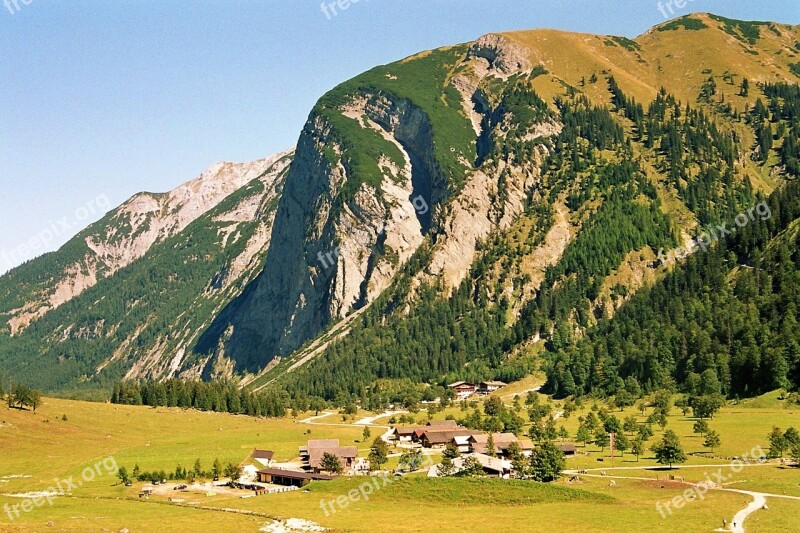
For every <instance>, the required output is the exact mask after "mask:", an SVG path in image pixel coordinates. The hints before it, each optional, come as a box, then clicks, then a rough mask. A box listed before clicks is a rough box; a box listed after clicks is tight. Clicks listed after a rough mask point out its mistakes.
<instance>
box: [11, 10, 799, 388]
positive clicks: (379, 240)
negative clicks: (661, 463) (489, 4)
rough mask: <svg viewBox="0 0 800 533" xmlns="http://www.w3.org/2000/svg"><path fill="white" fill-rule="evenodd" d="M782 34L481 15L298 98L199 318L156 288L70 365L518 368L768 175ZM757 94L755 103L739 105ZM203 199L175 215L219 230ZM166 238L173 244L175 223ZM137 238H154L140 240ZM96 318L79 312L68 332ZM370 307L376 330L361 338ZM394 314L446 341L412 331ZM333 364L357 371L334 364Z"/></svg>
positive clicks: (435, 375) (776, 126) (495, 371)
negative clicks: (235, 271)
mask: <svg viewBox="0 0 800 533" xmlns="http://www.w3.org/2000/svg"><path fill="white" fill-rule="evenodd" d="M798 42H800V32H799V31H798V27H796V26H786V25H778V24H774V23H748V22H741V21H732V20H730V19H725V18H722V17H717V16H715V15H709V14H698V15H691V16H686V17H680V18H678V19H675V20H673V21H669V22H667V23H664V24H662V25H659V26H656V27H655V28H653V29H652V30H650V31H648V32H646V33H644V34H642V35H641V36H639V37H637V38H636V39H635V40H633V39H626V38H621V37H613V36H595V35H590V34H575V33H569V32H561V31H555V30H530V31H521V32H511V33H493V34H487V35H485V36H483V37H481V38H479V39H477V40H476V41H474V42H472V43H466V44H462V45H455V46H451V47H444V48H439V49H436V50H431V51H427V52H422V53H419V54H415V55H413V56H410V57H408V58H406V59H403V60H401V61H398V62H395V63H391V64H388V65H381V66H378V67H375V68H373V69H371V70H369V71H367V72H365V73H363V74H361V75H359V76H357V77H355V78H353V79H351V80H349V81H346V82H344V83H343V84H341V85H339V86H337V87H336V88H334V89H332V90H331V91H329V92H328V93H327V94H325V95H324V96H323V97H322V98H321V99H320V101H319V102H318V103H317V105H316V106H315V107H314V109H313V110H312V111H311V113H310V115H309V118H308V121H307V122H306V125H305V126H304V128H303V131H302V133H301V135H300V139H299V141H298V143H297V148H296V152H295V153H294V156H293V160H292V162H291V164H290V165H287V166H285V167H282V169H281V171H280V173H281V176H282V178H281V180H280V183H281V184H280V186H279V188H280V191H277V190H276V191H275V193H274V194H272V193H270V195H269V198H270V205H271V207H270V209H269V210H268V211H263V210H260V209H255V210H252V209H251V210H249V211H247V213H248V216H246V217H244V218H245V219H248V220H247V221H246V222H242V223H243V224H246V225H248V227H250V226H249V225H250V224H260V226H259V227H260V228H261V229H260V230H259V231H262V232H264V231H269V233H270V236H269V239H268V240H269V243H268V244H267V241H266V240H265V238H264V237H262V238H261V239H260V240H259V242H260V243H261V245H262V247H261V248H260V249H259V250H260V251H259V252H258V253H257V254H255V255H254V256H253V257H257V258H259V261H258V263H259V264H258V266H257V267H252V268H249V269H245V270H246V272H244V271H240V272H239V276H235V277H236V278H237V280H238V281H237V282H235V283H234V285H228V288H229V289H230V290H227V292H225V296H224V297H215V298H213V305H212V304H211V301H209V302H208V305H207V306H206V304H199V305H200V306H201V307H202V308H203V311H202V313H199V315H202V316H200V318H199V319H197V320H190V321H189V322H186V323H182V324H181V325H180V326H178V325H177V323H176V322H175V320H176V319H177V317H179V316H182V315H183V313H181V312H179V311H178V308H179V306H177V305H175V304H170V305H169V306H168V307H169V311H168V313H167V314H168V316H169V317H170V318H169V320H161V317H159V315H158V313H160V312H162V311H158V312H155V311H154V312H155V315H154V316H151V317H148V318H147V319H146V320H144V321H142V322H139V323H137V324H136V327H133V323H130V324H129V325H128V326H126V327H128V328H129V329H130V328H132V329H133V330H136V329H137V328H138V327H143V328H144V329H148V328H151V329H152V331H150V332H149V333H148V334H147V337H148V338H147V340H146V341H142V342H143V344H142V345H141V346H139V347H137V346H136V345H135V343H133V344H131V343H132V342H133V340H134V339H140V338H141V333H138V334H133V335H132V336H129V337H125V339H128V344H125V345H123V347H124V349H123V350H122V352H124V353H121V354H120V355H119V356H115V357H110V358H109V354H108V353H106V354H105V356H104V357H100V355H101V352H102V351H103V348H100V346H101V345H103V346H106V347H107V348H105V349H106V350H110V351H111V352H115V351H116V350H117V349H119V347H120V345H119V344H117V345H114V342H112V340H111V338H112V337H113V335H110V334H109V331H108V330H103V328H100V329H98V330H97V331H98V338H99V339H100V340H98V341H97V342H96V345H97V347H94V348H91V350H90V351H92V353H94V354H95V355H93V356H92V362H91V364H83V368H84V370H88V369H89V368H91V369H92V371H91V372H88V373H84V374H83V376H84V377H83V378H81V380H82V382H85V383H91V382H93V381H94V382H102V381H104V379H105V378H102V376H101V377H98V375H99V374H100V373H101V372H102V373H103V375H105V374H108V379H115V378H117V377H121V376H124V377H127V378H131V379H134V378H142V377H147V378H156V379H158V378H164V377H171V376H183V377H203V378H205V379H208V378H212V377H217V378H241V379H243V381H242V383H246V384H247V385H248V386H252V387H254V388H258V387H263V386H265V385H266V384H268V383H272V384H276V383H277V384H279V385H280V386H288V387H289V389H290V390H291V391H292V393H293V394H295V395H301V396H302V395H310V396H316V395H322V396H325V397H326V398H328V399H332V398H333V397H335V396H336V395H337V392H335V391H339V393H343V392H342V391H347V394H353V395H358V394H361V393H363V390H364V388H365V387H366V388H369V385H368V383H367V382H365V381H364V380H367V379H372V378H392V379H401V378H408V377H411V378H413V379H416V380H422V381H426V382H430V381H432V380H433V381H436V380H440V379H446V378H450V377H470V378H475V379H478V378H480V379H486V378H496V377H508V378H512V377H514V376H517V375H519V374H520V373H524V372H527V371H530V370H531V368H532V366H531V365H533V364H534V363H533V361H534V360H535V359H536V357H537V356H538V354H541V353H542V351H545V352H548V353H549V351H553V350H555V351H558V350H560V349H561V346H562V344H564V343H567V342H573V340H574V337H581V336H582V335H584V334H585V332H587V331H590V330H591V329H592V328H593V327H595V326H596V324H598V323H600V322H601V321H602V320H604V319H605V318H611V317H613V315H614V314H615V313H616V312H617V310H618V309H620V308H621V307H622V306H623V305H625V303H626V302H627V301H628V300H630V299H631V298H632V296H633V294H635V293H637V292H638V291H640V290H642V289H646V288H647V287H649V286H652V285H653V284H654V283H657V282H658V281H659V280H660V279H663V278H664V277H665V276H666V275H667V273H668V270H667V269H664V268H663V266H662V265H659V264H658V262H657V261H656V257H657V256H658V254H659V253H660V252H662V251H664V250H666V251H670V250H672V249H675V248H677V247H679V246H682V245H684V244H685V243H686V242H688V241H689V240H690V239H691V238H692V235H693V233H694V231H695V230H696V228H698V227H700V226H702V225H704V224H708V223H710V222H717V221H720V220H724V217H726V216H728V217H730V216H732V215H734V216H735V212H736V209H739V208H744V207H747V206H748V204H749V205H752V203H753V202H755V201H756V200H758V199H760V198H763V197H765V196H766V195H769V194H770V193H772V192H773V191H776V190H779V189H781V188H782V187H784V186H785V185H786V183H787V182H788V181H790V178H791V176H792V173H793V172H794V168H795V166H793V163H792V161H794V159H793V158H794V157H795V156H794V154H793V152H792V150H793V148H792V147H793V146H794V145H792V142H794V141H793V139H794V137H793V136H794V135H796V128H794V127H793V123H792V120H793V119H792V118H791V115H790V116H789V117H788V118H786V117H783V116H781V113H784V111H782V107H781V106H782V105H784V104H785V105H786V109H788V110H789V111H785V113H791V111H790V110H791V104H790V101H791V98H792V97H791V95H790V94H789V93H786V96H781V97H777V96H767V94H766V92H765V91H766V87H767V85H768V84H779V85H780V84H788V85H789V86H791V85H792V84H796V83H797V82H798V81H800V73H798V72H795V70H794V65H795V64H797V65H800V59H798V56H799V55H800V48H798V44H797V43H798ZM745 79H747V80H748V82H749V86H746V84H745V83H744V80H745ZM748 87H749V88H748ZM759 99H762V100H764V101H767V102H768V104H769V108H770V109H768V110H767V113H766V114H764V113H762V112H761V111H760V110H759V112H758V114H757V115H754V113H755V112H754V109H755V108H756V107H757V106H756V103H757V101H761V100H759ZM782 102H783V103H782ZM761 105H762V107H766V106H764V104H763V102H762V104H761ZM645 106H647V107H645ZM767 136H769V137H772V138H773V140H771V141H770V140H769V139H767ZM712 166H716V167H717V168H716V169H715V170H711V167H712ZM284 171H285V172H284ZM251 183H252V182H251ZM246 187H247V186H245V188H246ZM240 191H241V190H240ZM241 194H244V195H245V196H247V197H248V198H250V196H248V195H247V193H244V192H241ZM258 197H259V196H258V194H255V196H253V197H252V198H253V200H252V201H251V203H250V204H248V205H251V206H252V205H254V203H255V198H258ZM142 201H143V202H145V203H147V202H149V200H148V199H147V198H143V200H142ZM226 209H227V208H226ZM230 212H231V211H230V210H226V213H230ZM218 215H219V217H222V218H217V219H214V217H211V218H208V217H206V219H204V221H203V222H198V220H200V219H199V218H196V219H195V220H194V221H193V223H192V224H195V225H194V226H192V224H189V225H187V226H186V228H195V229H193V230H192V231H198V232H199V233H198V235H203V236H205V235H209V234H210V233H209V232H216V234H217V235H222V234H223V233H224V232H222V233H220V231H221V230H220V228H219V227H218V226H217V224H220V223H222V222H224V218H225V216H227V215H223V214H218ZM265 217H266V219H267V220H266V221H265V220H263V219H264V218H265ZM201 218H202V217H201ZM234 218H235V217H234ZM255 219H257V220H255ZM265 222H266V225H265V224H264V223H265ZM116 223H117V224H120V223H121V222H120V220H117V221H116ZM122 224H124V222H122ZM142 225H143V223H142V222H141V221H137V228H138V227H142ZM212 228H213V230H212ZM598 228H601V229H602V231H600V230H599V229H598ZM251 229H252V228H251ZM248 231H250V230H248ZM252 231H256V230H255V229H252ZM179 236H180V238H181V239H188V240H182V241H180V242H181V244H180V245H178V244H177V242H178V241H175V243H176V244H173V245H172V246H177V247H178V248H181V250H182V252H181V254H185V255H180V257H182V258H183V259H182V260H184V261H189V260H190V258H191V257H192V255H191V253H190V252H189V249H188V248H187V247H186V246H187V245H188V243H189V242H190V241H191V238H192V235H191V232H189V233H187V232H186V231H183V232H182V233H179ZM251 237H252V236H251ZM171 238H174V236H173V237H171ZM179 240H180V239H179ZM170 242H172V241H170ZM219 246H220V245H219V244H218V243H217V244H213V245H212V244H211V243H210V242H209V243H207V244H206V247H205V248H204V253H205V254H212V250H219V249H220V248H218V247H219ZM267 248H268V250H267ZM126 249H127V248H126ZM159 254H166V255H167V256H169V255H170V254H168V253H167V252H166V251H165V250H164V249H163V247H162V248H161V249H160V250H158V251H156V252H154V254H153V256H151V259H148V260H155V259H153V258H156V257H158V256H159ZM592 254H594V255H595V256H596V259H590V257H591V256H592ZM321 258H322V259H321ZM140 261H141V260H140ZM155 261H156V264H159V265H161V263H160V261H159V260H155ZM248 264H249V263H248ZM214 267H215V268H211V267H210V266H209V268H208V269H205V268H199V267H196V265H195V267H193V269H192V270H191V272H189V273H186V275H187V280H188V278H189V277H191V278H192V279H191V282H188V281H187V283H185V285H183V286H184V287H185V290H188V287H190V286H191V287H193V290H195V291H197V292H198V293H199V294H202V293H203V292H204V291H205V290H206V289H202V287H203V286H206V287H209V286H211V287H214V286H218V285H219V284H220V283H219V280H220V279H224V278H225V271H226V268H225V267H224V266H223V265H222V264H221V263H217V264H215V265H214ZM137 268H138V270H137V272H141V273H142V275H144V270H143V267H142V266H140V267H137ZM125 270H126V268H123V269H122V272H124V271H125ZM175 270H176V269H173V272H172V274H170V275H171V276H178V277H179V278H180V276H181V275H183V274H179V273H177V272H175ZM165 272H166V270H165ZM195 275H197V276H198V278H197V279H195V278H193V276H195ZM203 275H205V276H209V278H208V279H206V280H205V283H203V282H202V276H203ZM113 277H119V276H113ZM6 279H8V278H6ZM2 280H3V278H0V287H2ZM120 283H121V282H120ZM147 283H150V284H152V285H148V286H152V287H153V289H154V290H161V289H162V287H160V286H159V283H158V280H149V281H148V282H147ZM115 286H116V285H115ZM119 287H120V288H123V287H128V285H125V284H122V285H119ZM234 287H235V288H234ZM183 294H186V297H187V298H188V293H183ZM140 297H144V295H141V296H140ZM6 298H8V296H6ZM2 301H3V297H2V291H0V303H2ZM194 301H197V300H194ZM103 305H105V304H103ZM150 305H156V303H155V302H151V304H150ZM6 307H8V306H6ZM89 307H93V305H90V306H89ZM0 309H3V307H2V306H0ZM154 309H156V308H154ZM159 309H160V308H159ZM423 311H425V312H426V313H427V314H426V316H423V315H420V313H423ZM128 312H130V311H128ZM136 312H140V311H136ZM184 312H189V309H184ZM191 312H192V313H193V312H194V310H192V311H191ZM144 316H145V315H143V317H144ZM143 317H142V318H140V319H139V320H142V319H143ZM434 317H436V318H435V319H434ZM102 320H103V318H102V317H101V316H94V317H92V316H88V315H87V316H85V322H86V324H87V326H86V327H88V330H85V331H94V330H93V329H92V327H94V326H97V325H98V324H99V323H100V322H102ZM433 320H439V321H441V323H436V322H431V321H433ZM43 321H44V322H46V321H47V317H46V316H45V317H44V319H41V320H39V321H33V322H32V323H31V327H34V326H36V327H41V328H42V331H41V332H39V331H37V332H32V333H31V334H30V335H29V336H26V335H27V333H26V335H22V336H21V337H24V338H20V339H16V340H17V341H19V343H20V344H19V345H18V346H23V347H24V350H27V351H28V353H36V352H37V349H36V348H34V347H31V346H28V343H33V344H35V342H36V339H41V338H49V339H58V338H59V335H63V332H64V331H65V327H66V325H65V324H54V325H53V326H52V329H50V330H49V331H45V330H46V329H47V328H45V327H44V326H43V325H42V324H41V322H43ZM387 323H390V324H393V326H394V327H397V328H401V331H400V332H399V333H398V334H397V336H396V338H394V339H390V338H385V337H382V336H381V335H382V334H381V332H380V328H381V325H382V324H387ZM126 324H127V322H126ZM156 324H158V325H156ZM187 324H191V326H188V325H187ZM47 327H48V328H49V327H50V326H47ZM462 327H463V328H465V329H461V328H462ZM176 328H177V330H178V331H180V336H181V337H182V340H181V341H180V342H178V341H176V340H175V339H173V338H172V337H173V336H174V335H173V334H175V330H176ZM187 328H189V329H187ZM415 328H418V329H415ZM190 329H191V331H190ZM412 330H414V331H417V332H418V336H419V337H420V338H423V337H425V338H427V337H426V336H428V335H432V333H431V332H432V331H436V332H437V333H435V334H436V335H439V334H441V335H443V336H449V337H450V340H449V341H447V342H445V339H444V338H443V339H435V340H436V342H430V343H428V346H424V345H419V346H418V345H417V344H415V341H414V338H413V337H411V338H408V337H407V336H406V333H407V332H408V331H412ZM56 333H58V334H56ZM384 333H385V332H384ZM41 335H44V337H41ZM167 339H169V340H167ZM376 339H380V341H376ZM400 339H403V342H406V343H407V345H406V346H405V347H403V346H401V345H400V344H398V343H399V342H400ZM373 341H374V342H377V344H375V345H374V346H373V344H372V343H373ZM438 341H442V342H441V343H440V342H438ZM4 342H5V341H4V340H3V339H2V338H0V345H2V344H3V343H4ZM50 342H52V341H50ZM123 342H124V341H123ZM137 342H138V341H137ZM381 342H382V343H383V344H380V343H381ZM57 344H58V343H57ZM87 345H88V346H95V345H94V344H92V343H91V342H88V343H87ZM434 346H435V348H434ZM52 350H53V351H52V353H51V354H50V355H49V356H48V357H54V356H55V357H56V359H58V358H59V357H61V356H63V354H61V355H58V353H57V352H60V351H63V348H62V347H59V346H56V347H55V348H52ZM403 351H405V352H407V353H406V354H405V355H402V354H401V353H400V352H403ZM410 353H413V354H416V355H415V356H414V357H415V358H416V359H414V358H411V356H410V355H409V354H410ZM73 358H74V359H75V360H76V364H77V361H78V360H79V359H80V357H79V356H77V355H75V356H73ZM12 359H13V360H16V361H18V360H19V357H18V356H17V357H16V358H12V357H11V356H10V355H9V354H6V355H5V356H3V354H2V351H1V350H0V362H4V361H9V360H12ZM104 360H105V361H108V362H107V363H105V365H104V366H102V367H100V369H99V370H98V365H100V364H102V361H104ZM334 361H338V362H339V363H340V364H341V366H342V367H346V368H351V369H352V372H354V373H358V372H363V373H364V376H363V379H362V376H356V377H354V378H352V379H351V380H350V382H349V383H345V382H344V380H345V378H343V377H341V376H339V374H338V373H337V372H338V370H337V369H336V368H335V367H329V366H326V365H332V364H333V362H334ZM109 365H110V366H109ZM114 365H117V366H114ZM78 366H80V365H78ZM16 368H18V369H20V370H21V369H23V368H25V365H22V366H20V365H19V364H18V365H17V367H16ZM112 370H113V372H111V371H112ZM67 374H68V372H66V371H65V372H64V373H63V376H62V377H63V379H64V380H66V381H64V383H70V384H71V385H70V386H74V385H75V383H76V381H75V377H74V376H73V378H71V380H72V381H70V379H69V378H67ZM326 381H327V383H326ZM62 386H63V385H62Z"/></svg>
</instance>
